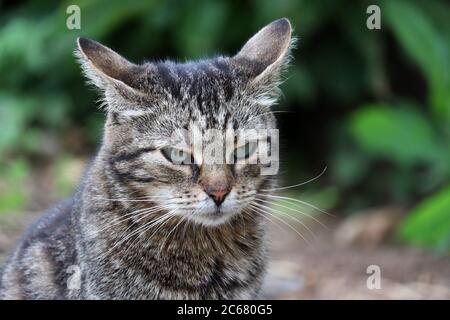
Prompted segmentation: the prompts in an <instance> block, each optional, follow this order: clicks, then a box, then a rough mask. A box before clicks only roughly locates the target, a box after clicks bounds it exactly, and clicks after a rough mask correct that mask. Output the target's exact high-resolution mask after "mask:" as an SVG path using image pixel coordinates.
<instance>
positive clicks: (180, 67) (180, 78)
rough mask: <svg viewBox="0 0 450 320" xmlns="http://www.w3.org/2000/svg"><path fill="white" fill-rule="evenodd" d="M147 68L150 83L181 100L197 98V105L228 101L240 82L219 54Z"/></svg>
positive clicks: (237, 74) (239, 78)
mask: <svg viewBox="0 0 450 320" xmlns="http://www.w3.org/2000/svg"><path fill="white" fill-rule="evenodd" d="M148 68H149V69H150V70H149V72H148V74H149V79H148V83H149V84H150V86H152V87H153V88H155V87H156V88H159V89H160V90H161V91H163V92H164V93H166V94H169V95H170V96H171V97H172V98H173V99H174V100H175V99H176V100H179V102H181V103H182V102H187V101H191V100H192V99H197V102H198V104H199V106H200V107H201V106H202V105H203V104H211V103H213V102H226V101H229V100H230V99H231V98H232V96H233V94H234V93H235V92H236V90H238V89H239V88H238V87H239V86H240V85H241V83H242V79H241V78H242V77H241V76H240V75H239V73H238V72H237V70H235V68H233V66H232V64H231V63H230V62H229V59H228V58H222V57H218V58H214V59H208V60H201V61H196V62H186V63H174V62H172V61H165V62H159V63H152V64H150V65H149V66H148Z"/></svg>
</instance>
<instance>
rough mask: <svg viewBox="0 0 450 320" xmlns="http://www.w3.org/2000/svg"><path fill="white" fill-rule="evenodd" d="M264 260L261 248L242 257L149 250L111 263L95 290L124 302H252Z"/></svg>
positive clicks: (235, 253)
mask: <svg viewBox="0 0 450 320" xmlns="http://www.w3.org/2000/svg"><path fill="white" fill-rule="evenodd" d="M230 249H231V248H230ZM265 260H266V259H265V255H264V252H263V249H262V248H260V249H259V250H257V251H251V252H246V253H244V252H239V251H237V249H236V252H233V251H229V252H223V251H222V252H221V251H215V252H213V251H211V252H200V251H189V252H186V251H171V250H169V251H167V252H164V251H162V252H161V251H152V250H147V251H146V253H145V254H141V256H139V258H136V259H131V260H130V258H129V256H128V257H127V259H125V260H122V259H121V258H116V259H111V260H110V265H109V267H108V266H107V265H104V267H105V270H104V274H105V277H104V279H103V280H102V281H101V284H100V286H96V287H95V291H97V292H110V293H111V294H113V295H115V296H120V297H121V298H124V299H128V298H129V299H241V298H252V297H255V294H256V292H257V291H258V289H259V287H260V284H261V281H262V278H263V274H264V269H265ZM108 269H109V271H108ZM106 275H107V276H106ZM100 288H101V290H98V289H100Z"/></svg>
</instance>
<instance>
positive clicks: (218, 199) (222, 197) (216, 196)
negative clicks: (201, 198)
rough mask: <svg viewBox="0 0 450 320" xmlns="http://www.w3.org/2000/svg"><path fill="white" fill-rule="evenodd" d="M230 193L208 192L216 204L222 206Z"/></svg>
mask: <svg viewBox="0 0 450 320" xmlns="http://www.w3.org/2000/svg"><path fill="white" fill-rule="evenodd" d="M228 193H230V191H229V190H214V191H211V192H208V195H209V196H210V197H211V198H212V199H213V200H214V202H215V203H216V204H217V205H218V206H220V205H221V204H222V202H223V201H224V200H225V197H226V196H227V195H228Z"/></svg>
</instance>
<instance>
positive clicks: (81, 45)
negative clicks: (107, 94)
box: [75, 38, 140, 91]
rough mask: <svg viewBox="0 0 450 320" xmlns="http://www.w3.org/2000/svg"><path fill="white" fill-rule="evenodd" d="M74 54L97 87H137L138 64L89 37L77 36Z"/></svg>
mask: <svg viewBox="0 0 450 320" xmlns="http://www.w3.org/2000/svg"><path fill="white" fill-rule="evenodd" d="M77 44H78V50H77V51H76V52H75V55H76V56H77V57H78V59H79V60H80V63H81V66H82V68H83V71H84V73H85V75H86V77H87V78H88V79H89V80H90V81H91V82H92V83H93V84H94V85H96V86H97V87H99V88H100V89H102V90H104V91H106V90H107V89H108V87H111V86H112V87H115V88H118V89H120V90H125V91H127V90H128V91H134V90H136V89H138V87H139V86H138V82H137V81H136V80H137V78H138V77H137V75H138V74H139V73H140V66H138V65H135V64H133V63H131V62H129V61H128V60H126V59H125V58H123V57H122V56H120V55H119V54H118V53H116V52H114V51H113V50H111V49H110V48H108V47H106V46H104V45H102V44H100V43H98V42H96V41H94V40H90V39H86V38H78V39H77Z"/></svg>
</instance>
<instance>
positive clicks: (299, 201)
mask: <svg viewBox="0 0 450 320" xmlns="http://www.w3.org/2000/svg"><path fill="white" fill-rule="evenodd" d="M264 196H266V197H269V198H274V199H281V200H283V199H284V200H285V201H286V202H288V203H291V202H289V201H287V200H290V201H294V202H298V203H301V204H303V205H305V206H308V207H310V208H313V209H315V210H317V211H320V212H322V213H324V214H326V215H328V216H330V217H333V218H335V217H336V216H335V215H334V214H332V213H329V212H327V211H325V210H322V209H320V208H319V207H317V206H315V205H313V204H311V203H309V202H306V201H302V200H300V199H295V198H290V197H283V196H276V195H272V194H264ZM291 204H293V203H291ZM293 205H295V204H293Z"/></svg>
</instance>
